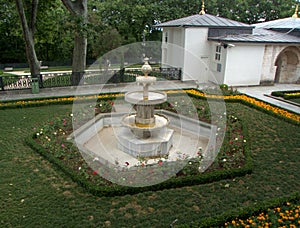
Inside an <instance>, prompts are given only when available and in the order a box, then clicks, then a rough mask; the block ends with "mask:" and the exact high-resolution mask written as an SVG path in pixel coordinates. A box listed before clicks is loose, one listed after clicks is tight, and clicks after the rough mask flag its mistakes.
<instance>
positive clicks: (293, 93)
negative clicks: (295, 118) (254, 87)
mask: <svg viewBox="0 0 300 228" xmlns="http://www.w3.org/2000/svg"><path fill="white" fill-rule="evenodd" d="M271 95H272V96H275V97H282V98H284V99H286V100H290V99H295V98H300V90H289V91H274V92H272V93H271Z"/></svg>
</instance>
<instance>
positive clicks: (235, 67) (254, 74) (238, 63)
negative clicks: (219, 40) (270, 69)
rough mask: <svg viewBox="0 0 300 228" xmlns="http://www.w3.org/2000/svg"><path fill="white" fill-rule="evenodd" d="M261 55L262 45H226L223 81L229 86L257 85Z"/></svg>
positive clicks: (259, 75)
mask: <svg viewBox="0 0 300 228" xmlns="http://www.w3.org/2000/svg"><path fill="white" fill-rule="evenodd" d="M263 57H264V45H251V44H236V45H235V47H228V48H227V58H226V67H225V76H224V83H225V84H227V85H231V86H248V85H259V84H260V79H261V72H262V63H263Z"/></svg>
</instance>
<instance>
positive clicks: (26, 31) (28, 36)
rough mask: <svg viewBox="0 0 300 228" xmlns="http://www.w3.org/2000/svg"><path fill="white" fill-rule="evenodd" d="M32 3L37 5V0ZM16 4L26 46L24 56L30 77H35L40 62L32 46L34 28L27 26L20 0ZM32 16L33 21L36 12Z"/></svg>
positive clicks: (38, 72)
mask: <svg viewBox="0 0 300 228" xmlns="http://www.w3.org/2000/svg"><path fill="white" fill-rule="evenodd" d="M33 3H35V4H36V5H35V6H34V7H37V4H38V1H34V2H33ZM16 6H17V10H18V14H19V17H20V20H21V25H22V31H23V37H24V41H25V48H26V56H27V61H28V64H29V67H30V73H31V75H32V77H37V75H39V74H40V63H39V61H38V59H37V56H36V52H35V48H34V39H33V37H34V30H32V29H30V28H29V26H28V23H27V19H26V16H25V11H24V6H23V2H22V0H16ZM32 16H33V18H32V20H31V21H35V17H36V14H35V15H32ZM32 25H33V26H34V23H33V22H32Z"/></svg>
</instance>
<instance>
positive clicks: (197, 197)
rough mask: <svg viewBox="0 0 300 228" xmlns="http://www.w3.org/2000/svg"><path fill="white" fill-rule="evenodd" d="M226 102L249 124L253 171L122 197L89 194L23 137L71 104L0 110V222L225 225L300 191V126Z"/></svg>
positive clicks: (7, 224) (67, 110) (13, 224)
mask: <svg viewBox="0 0 300 228" xmlns="http://www.w3.org/2000/svg"><path fill="white" fill-rule="evenodd" d="M226 109H227V113H228V115H234V116H238V117H239V118H241V119H242V120H243V123H244V124H243V125H244V126H246V127H247V130H248V135H249V139H248V141H249V143H250V145H251V150H250V151H251V152H252V155H251V156H252V160H253V172H252V174H251V175H246V176H242V177H235V178H233V179H226V180H220V181H217V182H212V183H209V184H201V185H193V186H190V187H183V188H174V189H166V190H162V191H156V192H151V191H148V192H143V193H140V194H136V195H124V196H119V197H118V196H114V197H96V196H93V195H91V194H89V193H87V192H86V190H85V189H82V188H81V187H79V186H78V185H77V184H75V183H74V182H73V181H72V180H71V179H70V178H69V176H67V175H65V173H64V172H62V171H61V169H57V168H56V167H57V166H55V165H53V164H52V163H49V162H48V160H45V159H44V158H43V157H41V156H39V155H38V154H37V153H36V152H35V151H32V149H30V148H29V147H28V146H26V145H25V144H24V138H27V137H29V136H31V134H33V133H34V132H36V129H34V128H35V127H38V126H40V125H41V123H45V122H47V121H49V119H52V118H53V113H55V115H56V116H62V115H66V113H70V112H71V110H72V106H71V105H55V106H43V107H39V108H34V107H32V108H29V107H28V108H21V109H5V110H0V115H1V122H0V128H1V133H0V134H1V137H0V148H1V153H0V160H1V172H0V180H1V183H0V185H1V194H0V202H1V208H5V209H3V210H1V209H0V211H1V213H0V223H1V226H4V227H18V226H31V227H32V226H41V224H43V226H49V227H50V226H51V227H53V226H57V227H61V226H68V227H75V226H84V227H93V226H97V227H103V226H104V227H105V226H108V225H110V226H111V227H120V226H123V227H133V226H136V227H153V226H160V227H169V226H170V224H174V226H184V225H185V227H193V226H196V227H200V226H202V227H205V224H206V227H220V226H223V225H224V224H225V222H226V221H230V219H229V218H236V217H239V216H242V217H243V216H244V217H247V213H249V214H248V215H249V216H251V214H255V213H260V211H262V210H264V209H267V208H268V207H270V208H272V207H274V206H280V205H283V204H284V203H285V202H287V201H291V200H292V198H293V193H294V192H299V191H300V186H299V175H297V174H298V173H299V166H300V157H299V155H300V153H299V138H300V137H299V125H294V124H293V123H289V122H287V121H286V120H283V119H278V118H277V116H273V115H272V114H271V115H270V112H262V111H260V110H257V109H254V108H251V107H249V106H248V104H246V103H245V104H240V103H237V102H230V103H226ZM191 181H192V180H191ZM226 186H227V187H226ZM116 190H117V189H116ZM297 194H298V193H297ZM294 196H295V195H294ZM297 197H298V198H297ZM295 199H296V200H295V202H298V203H299V194H298V196H295ZM275 201H276V202H275ZM298 205H299V204H298ZM228 219H229V220H228ZM214 224H215V225H214ZM219 224H220V225H219Z"/></svg>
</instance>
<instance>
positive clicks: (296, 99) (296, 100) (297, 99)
mask: <svg viewBox="0 0 300 228" xmlns="http://www.w3.org/2000/svg"><path fill="white" fill-rule="evenodd" d="M290 101H292V102H295V103H297V104H300V98H294V99H290Z"/></svg>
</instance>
